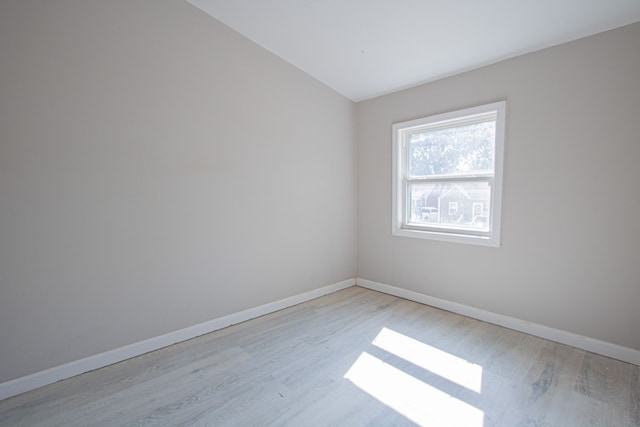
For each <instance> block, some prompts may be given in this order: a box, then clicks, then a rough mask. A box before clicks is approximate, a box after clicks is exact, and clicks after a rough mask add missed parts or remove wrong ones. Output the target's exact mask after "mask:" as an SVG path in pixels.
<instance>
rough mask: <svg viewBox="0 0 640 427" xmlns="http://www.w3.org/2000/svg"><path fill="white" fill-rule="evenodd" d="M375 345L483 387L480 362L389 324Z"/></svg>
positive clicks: (461, 382) (461, 381)
mask: <svg viewBox="0 0 640 427" xmlns="http://www.w3.org/2000/svg"><path fill="white" fill-rule="evenodd" d="M373 345H375V346H376V347H379V348H381V349H383V350H386V351H388V352H389V353H391V354H395V355H396V356H398V357H400V358H402V359H404V360H406V361H408V362H411V363H413V364H414V365H416V366H419V367H421V368H423V369H426V370H428V371H429V372H433V373H434V374H436V375H439V376H441V377H442V378H446V379H447V380H449V381H452V382H454V383H456V384H458V385H461V386H462V387H465V388H467V389H469V390H471V391H475V392H476V393H480V392H481V391H482V366H480V365H476V364H474V363H471V362H468V361H466V360H464V359H462V358H460V357H458V356H454V355H453V354H450V353H447V352H446V351H442V350H440V349H437V348H435V347H432V346H430V345H428V344H425V343H423V342H420V341H418V340H415V339H413V338H411V337H408V336H406V335H403V334H401V333H398V332H395V331H392V330H391V329H387V328H382V330H381V331H380V333H379V334H378V336H376V338H375V339H374V340H373Z"/></svg>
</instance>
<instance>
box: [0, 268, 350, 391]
mask: <svg viewBox="0 0 640 427" xmlns="http://www.w3.org/2000/svg"><path fill="white" fill-rule="evenodd" d="M355 283H356V281H355V279H348V280H343V281H342V282H338V283H334V284H332V285H329V286H324V287H322V288H318V289H314V290H312V291H309V292H305V293H302V294H299V295H294V296H292V297H289V298H285V299H281V300H279V301H275V302H271V303H268V304H264V305H261V306H258V307H254V308H250V309H248V310H244V311H240V312H238V313H233V314H230V315H228V316H223V317H219V318H217V319H213V320H210V321H208V322H204V323H200V324H198V325H194V326H190V327H188V328H184V329H180V330H178V331H175V332H170V333H168V334H164V335H160V336H157V337H154V338H149V339H147V340H144V341H140V342H137V343H133V344H129V345H126V346H124V347H120V348H116V349H113V350H109V351H106V352H104V353H100V354H96V355H94V356H89V357H86V358H84V359H80V360H76V361H73V362H69V363H65V364H64V365H60V366H55V367H53V368H50V369H46V370H44V371H40V372H36V373H33V374H31V375H27V376H24V377H20V378H16V379H14V380H11V381H6V382H4V383H0V400H2V399H6V398H8V397H11V396H15V395H18V394H20V393H24V392H25V391H29V390H33V389H35V388H38V387H42V386H45V385H47V384H52V383H54V382H56V381H60V380H63V379H66V378H71V377H73V376H76V375H79V374H82V373H85V372H89V371H92V370H94V369H98V368H102V367H105V366H108V365H112V364H114V363H117V362H121V361H123V360H126V359H130V358H132V357H135V356H139V355H141V354H144V353H148V352H150V351H154V350H158V349H160V348H163V347H166V346H169V345H172V344H175V343H178V342H181V341H186V340H189V339H191V338H195V337H197V336H200V335H204V334H208V333H209V332H213V331H216V330H218V329H222V328H226V327H227V326H230V325H234V324H236V323H240V322H244V321H246V320H250V319H254V318H256V317H260V316H263V315H265V314H269V313H273V312H275V311H278V310H282V309H284V308H287V307H291V306H294V305H296V304H300V303H303V302H305V301H309V300H312V299H314V298H318V297H321V296H323V295H327V294H330V293H333V292H337V291H339V290H342V289H346V288H348V287H351V286H354V285H355Z"/></svg>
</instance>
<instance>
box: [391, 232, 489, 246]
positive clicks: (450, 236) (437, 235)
mask: <svg viewBox="0 0 640 427" xmlns="http://www.w3.org/2000/svg"><path fill="white" fill-rule="evenodd" d="M391 234H392V235H394V236H398V237H412V238H417V239H427V240H439V241H443V242H453V243H466V244H469V245H479V246H490V247H496V248H497V247H500V237H499V236H495V235H493V236H474V235H470V234H459V233H449V232H437V231H431V230H412V229H406V228H394V230H393V231H392V233H391Z"/></svg>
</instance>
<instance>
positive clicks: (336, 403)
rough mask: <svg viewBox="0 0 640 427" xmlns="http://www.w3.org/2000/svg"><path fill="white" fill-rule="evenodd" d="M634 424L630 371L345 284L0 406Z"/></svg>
mask: <svg viewBox="0 0 640 427" xmlns="http://www.w3.org/2000/svg"><path fill="white" fill-rule="evenodd" d="M134 425H136V426H137V425H170V426H176V425H211V426H349V427H351V426H412V425H428V426H463V427H489V426H562V427H566V426H580V427H584V426H620V427H625V426H640V368H639V367H638V366H634V365H630V364H627V363H623V362H619V361H616V360H613V359H609V358H606V357H602V356H598V355H595V354H592V353H588V352H585V351H582V350H578V349H575V348H572V347H568V346H565V345H561V344H557V343H554V342H550V341H546V340H543V339H540V338H536V337H533V336H530V335H526V334H522V333H519V332H515V331H513V330H510V329H505V328H502V327H499V326H495V325H491V324H488V323H484V322H480V321H477V320H473V319H470V318H467V317H463V316H459V315H456V314H452V313H449V312H446V311H442V310H439V309H435V308H432V307H428V306H424V305H421V304H418V303H414V302H411V301H407V300H403V299H401V298H396V297H393V296H389V295H385V294H382V293H378V292H374V291H370V290H366V289H362V288H359V287H352V288H349V289H346V290H344V291H340V292H337V293H334V294H331V295H328V296H325V297H322V298H318V299H315V300H313V301H309V302H307V303H304V304H300V305H297V306H295V307H291V308H289V309H286V310H282V311H279V312H277V313H272V314H270V315H267V316H263V317H261V318H258V319H254V320H251V321H248V322H244V323H241V324H238V325H234V326H232V327H229V328H226V329H223V330H220V331H217V332H214V333H211V334H208V335H204V336H202V337H199V338H196V339H193V340H190V341H187V342H184V343H180V344H177V345H174V346H171V347H167V348H164V349H161V350H158V351H154V352H152V353H148V354H145V355H142V356H139V357H136V358H134V359H130V360H127V361H124V362H121V363H118V364H115V365H111V366H108V367H105V368H102V369H98V370H96V371H92V372H89V373H86V374H83V375H79V376H77V377H74V378H71V379H68V380H65V381H60V382H58V383H56V384H52V385H49V386H46V387H42V388H40V389H37V390H33V391H30V392H27V393H24V394H22V395H19V396H15V397H13V398H10V399H6V400H3V401H0V426H134Z"/></svg>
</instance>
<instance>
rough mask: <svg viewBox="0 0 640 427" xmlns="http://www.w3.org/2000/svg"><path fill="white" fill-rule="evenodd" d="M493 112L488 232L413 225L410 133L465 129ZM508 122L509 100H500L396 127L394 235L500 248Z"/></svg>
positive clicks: (393, 192) (469, 177)
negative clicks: (410, 194) (468, 121)
mask: <svg viewBox="0 0 640 427" xmlns="http://www.w3.org/2000/svg"><path fill="white" fill-rule="evenodd" d="M491 112H495V116H496V133H495V157H494V161H495V164H494V173H493V175H492V176H489V177H483V179H485V180H487V181H488V182H489V185H490V186H491V203H490V205H489V206H488V212H489V218H488V229H489V230H488V232H481V233H478V232H476V231H474V230H468V229H459V228H456V227H446V226H444V227H443V226H438V227H433V226H430V225H429V224H425V225H416V224H409V221H408V219H407V218H408V215H409V213H408V212H410V207H409V203H408V199H409V197H408V190H407V189H408V188H409V187H408V186H409V184H410V182H411V181H410V180H409V179H408V178H407V168H408V154H407V152H408V148H407V147H408V144H407V141H406V139H407V135H408V134H409V132H410V131H412V130H413V131H414V132H415V129H417V128H421V127H424V128H427V129H428V128H430V127H436V126H444V127H449V126H450V127H456V126H462V125H463V124H464V123H465V120H469V119H472V117H473V116H479V115H486V114H487V113H491ZM505 119H506V101H500V102H494V103H490V104H485V105H480V106H477V107H472V108H465V109H462V110H457V111H452V112H448V113H444V114H437V115H434V116H428V117H423V118H420V119H416V120H409V121H406V122H401V123H395V124H393V126H392V132H393V153H392V154H393V165H392V176H393V187H392V198H393V210H392V221H393V224H392V230H391V231H392V234H393V235H394V236H400V237H414V238H421V239H431V240H441V241H448V242H458V243H468V244H475V245H483V246H493V247H499V246H500V229H501V213H502V182H503V163H504V139H505ZM472 178H473V177H472V176H462V177H460V178H459V179H460V180H462V181H464V180H469V179H472Z"/></svg>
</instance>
